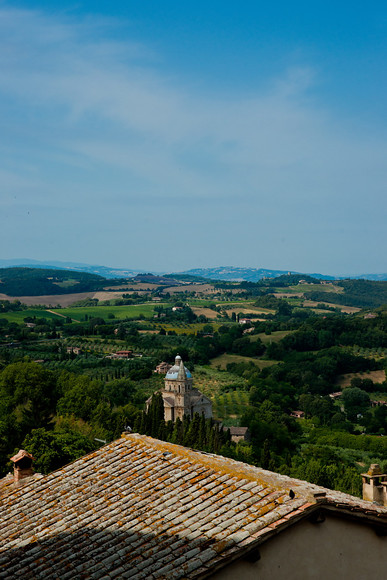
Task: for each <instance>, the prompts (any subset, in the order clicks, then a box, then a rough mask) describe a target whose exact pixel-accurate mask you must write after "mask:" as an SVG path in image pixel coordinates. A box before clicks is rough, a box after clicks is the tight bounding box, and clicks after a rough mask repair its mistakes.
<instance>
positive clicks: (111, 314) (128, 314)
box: [52, 302, 171, 322]
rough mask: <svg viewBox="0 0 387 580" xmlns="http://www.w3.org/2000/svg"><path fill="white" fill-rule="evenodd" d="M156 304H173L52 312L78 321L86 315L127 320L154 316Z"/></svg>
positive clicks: (58, 310)
mask: <svg viewBox="0 0 387 580" xmlns="http://www.w3.org/2000/svg"><path fill="white" fill-rule="evenodd" d="M156 306H164V307H165V308H168V307H169V306H171V304H169V303H166V302H159V303H158V304H153V303H149V304H148V303H145V304H130V305H125V306H80V307H79V308H58V309H56V308H53V309H52V312H56V313H57V314H59V315H64V316H69V317H70V318H72V319H73V320H76V321H78V322H84V320H85V319H86V316H87V317H88V319H89V320H90V318H97V317H98V318H103V319H104V320H108V319H109V318H112V319H114V318H115V319H117V320H125V319H126V318H132V319H138V318H139V317H144V318H148V319H150V318H153V315H154V313H155V307H156Z"/></svg>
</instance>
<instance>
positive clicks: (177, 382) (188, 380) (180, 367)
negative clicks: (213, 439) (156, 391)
mask: <svg viewBox="0 0 387 580" xmlns="http://www.w3.org/2000/svg"><path fill="white" fill-rule="evenodd" d="M192 381H193V379H192V375H191V373H190V371H189V370H188V369H187V367H185V366H184V363H183V361H182V359H181V357H180V356H179V355H177V357H176V358H175V364H174V365H173V367H171V368H170V369H169V371H168V372H167V374H166V375H165V385H164V389H163V390H162V391H161V395H162V397H163V401H164V417H165V420H166V421H176V419H177V418H178V417H179V418H180V419H183V417H184V415H188V416H189V417H190V418H191V419H192V418H193V416H194V415H195V413H199V415H204V417H205V418H206V419H208V418H210V417H212V403H211V401H210V399H208V398H207V397H206V396H205V395H203V394H202V393H201V392H200V391H199V390H198V389H195V387H193V386H192ZM149 403H150V399H148V401H147V406H148V405H149Z"/></svg>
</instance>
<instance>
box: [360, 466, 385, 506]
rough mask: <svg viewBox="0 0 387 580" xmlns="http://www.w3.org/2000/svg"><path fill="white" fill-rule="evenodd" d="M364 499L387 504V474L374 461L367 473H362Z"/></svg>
mask: <svg viewBox="0 0 387 580" xmlns="http://www.w3.org/2000/svg"><path fill="white" fill-rule="evenodd" d="M362 479H363V499H366V500H368V501H372V502H373V503H376V504H379V505H383V506H387V474H386V473H382V470H381V469H380V466H379V465H378V464H377V463H373V464H372V465H371V466H370V468H369V470H368V471H367V473H363V474H362Z"/></svg>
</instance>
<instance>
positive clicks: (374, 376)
mask: <svg viewBox="0 0 387 580" xmlns="http://www.w3.org/2000/svg"><path fill="white" fill-rule="evenodd" d="M354 378H359V379H371V381H373V382H374V383H378V384H379V383H384V381H385V380H386V372H385V371H384V370H383V371H369V372H368V373H348V374H346V375H341V376H340V377H338V379H337V381H336V383H335V384H336V385H337V386H338V387H341V388H343V387H349V386H350V384H351V380H352V379H354Z"/></svg>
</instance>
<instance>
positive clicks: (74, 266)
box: [0, 258, 387, 282]
mask: <svg viewBox="0 0 387 580" xmlns="http://www.w3.org/2000/svg"><path fill="white" fill-rule="evenodd" d="M12 266H19V267H23V266H24V267H27V268H55V269H58V270H73V271H76V272H87V273H89V274H99V275H100V276H103V277H104V278H110V279H113V278H132V277H134V276H136V275H137V274H145V273H148V272H149V270H134V269H131V268H109V267H107V266H98V265H91V264H83V263H79V262H59V261H45V262H43V261H39V260H29V259H22V258H21V259H9V260H0V268H10V267H12ZM167 273H169V274H175V275H179V274H180V275H184V276H197V277H200V278H205V279H210V280H225V281H227V280H228V281H235V282H236V281H242V280H246V281H248V282H257V281H258V280H262V278H276V277H277V276H281V275H283V274H288V273H290V274H304V275H308V276H312V277H313V278H318V279H320V280H341V279H345V278H347V279H348V278H350V279H363V280H379V281H385V280H387V273H386V274H360V275H359V276H328V275H325V274H318V273H309V272H295V271H290V270H265V269H263V268H238V267H235V266H220V267H216V268H193V269H191V270H185V271H184V272H152V274H167Z"/></svg>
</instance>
